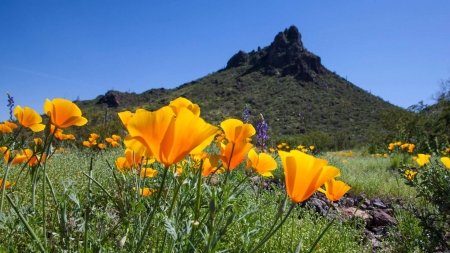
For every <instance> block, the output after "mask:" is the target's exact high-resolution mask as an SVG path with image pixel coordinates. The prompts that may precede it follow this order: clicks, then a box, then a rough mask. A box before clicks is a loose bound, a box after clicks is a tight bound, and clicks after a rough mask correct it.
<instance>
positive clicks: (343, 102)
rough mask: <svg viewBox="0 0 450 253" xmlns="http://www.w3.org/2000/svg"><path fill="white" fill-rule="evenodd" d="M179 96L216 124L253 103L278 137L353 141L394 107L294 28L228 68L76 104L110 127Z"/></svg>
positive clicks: (366, 136) (255, 111)
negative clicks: (337, 69)
mask: <svg viewBox="0 0 450 253" xmlns="http://www.w3.org/2000/svg"><path fill="white" fill-rule="evenodd" d="M179 96H182V97H186V98H188V99H190V100H192V101H193V102H194V103H197V104H199V105H200V107H201V109H202V112H201V114H202V116H203V117H204V118H205V119H206V120H207V121H208V122H211V123H213V124H219V123H220V122H221V121H222V120H224V119H226V118H229V117H234V118H239V119H242V117H243V110H244V108H245V106H248V107H249V109H250V113H251V122H252V123H255V124H256V122H257V119H258V117H259V113H262V114H263V115H264V118H265V119H266V121H267V123H268V125H269V126H270V133H271V135H272V136H275V137H277V139H283V138H288V137H292V136H303V135H308V134H310V133H313V132H321V133H326V134H328V135H329V136H331V137H332V138H340V139H342V140H341V141H344V142H346V143H347V145H357V144H358V143H362V142H364V141H367V140H368V139H369V138H370V136H371V134H372V133H376V132H377V131H379V130H380V129H381V126H379V125H378V121H379V119H380V118H379V117H380V112H382V111H386V110H388V109H392V108H394V106H393V105H391V104H390V103H388V102H386V101H384V100H382V99H381V98H379V97H376V96H373V95H371V94H370V93H368V92H366V91H364V90H363V89H361V88H359V87H357V86H355V85H354V84H352V83H350V82H348V81H347V80H345V79H343V78H342V77H340V76H338V75H337V74H335V73H333V72H331V71H329V70H328V69H327V68H326V67H324V66H323V65H322V64H321V59H320V57H319V56H316V55H314V54H313V53H311V52H309V51H308V50H307V49H306V48H305V47H304V46H303V43H302V41H301V34H300V33H299V32H298V29H297V28H296V27H294V26H291V27H290V28H289V29H286V30H285V31H283V32H280V33H278V34H277V35H276V36H275V39H274V41H273V42H272V43H271V44H270V45H269V46H267V47H264V48H258V51H252V52H249V53H245V52H242V51H239V52H238V53H236V54H235V55H234V56H232V57H231V58H230V60H229V61H228V63H227V66H226V68H224V69H221V70H218V71H217V72H215V73H212V74H209V75H207V76H205V77H202V78H199V79H197V80H195V81H192V82H189V83H185V84H183V85H181V86H179V87H177V88H175V89H151V90H148V91H146V92H143V93H141V94H136V93H126V92H119V91H108V92H107V93H106V94H105V95H101V96H98V97H97V98H96V99H94V100H87V101H77V104H78V105H79V106H80V107H81V109H82V110H83V112H84V113H85V114H86V115H87V117H88V118H89V119H90V120H91V121H90V123H89V124H90V125H91V126H94V125H96V124H100V123H102V122H103V123H106V122H110V123H109V124H110V125H111V124H113V122H116V123H117V122H118V117H117V114H116V112H119V111H124V110H131V111H134V110H135V109H136V108H145V109H148V110H155V109H158V108H160V107H161V106H163V105H167V104H168V103H169V102H170V101H171V100H173V99H175V98H177V97H179ZM105 114H106V115H105ZM105 116H106V117H105ZM114 124H115V123H114ZM119 125H120V124H119ZM109 129H115V127H113V128H111V127H110V128H109Z"/></svg>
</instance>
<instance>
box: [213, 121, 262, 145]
mask: <svg viewBox="0 0 450 253" xmlns="http://www.w3.org/2000/svg"><path fill="white" fill-rule="evenodd" d="M220 127H222V129H223V131H224V132H225V136H226V138H227V140H228V141H229V142H232V143H235V144H237V143H240V142H243V141H244V140H245V139H247V138H248V137H250V136H252V135H254V134H255V133H256V130H255V128H254V127H253V126H252V125H251V124H244V123H243V122H242V121H240V120H238V119H227V120H224V121H222V123H220Z"/></svg>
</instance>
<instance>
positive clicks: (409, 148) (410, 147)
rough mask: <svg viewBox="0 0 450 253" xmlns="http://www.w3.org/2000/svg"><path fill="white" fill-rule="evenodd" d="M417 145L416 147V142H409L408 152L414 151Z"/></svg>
mask: <svg viewBox="0 0 450 253" xmlns="http://www.w3.org/2000/svg"><path fill="white" fill-rule="evenodd" d="M415 147H416V145H414V144H409V146H408V152H409V153H412V152H413V150H414V148H415Z"/></svg>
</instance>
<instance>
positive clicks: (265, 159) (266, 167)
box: [248, 148, 277, 177]
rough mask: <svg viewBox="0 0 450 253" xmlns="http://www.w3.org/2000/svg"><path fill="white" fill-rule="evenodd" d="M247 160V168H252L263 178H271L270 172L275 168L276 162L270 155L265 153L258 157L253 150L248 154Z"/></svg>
mask: <svg viewBox="0 0 450 253" xmlns="http://www.w3.org/2000/svg"><path fill="white" fill-rule="evenodd" d="M248 158H249V164H248V165H249V166H248V167H253V168H254V169H255V171H256V172H258V173H259V174H261V175H263V176H265V177H273V175H272V173H271V172H270V171H271V170H274V169H276V168H277V162H276V161H275V159H273V158H272V157H271V156H270V155H268V154H265V153H260V154H259V155H258V154H257V153H256V151H255V149H254V148H253V149H251V150H250V151H249V152H248Z"/></svg>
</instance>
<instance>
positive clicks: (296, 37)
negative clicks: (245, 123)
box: [226, 26, 324, 81]
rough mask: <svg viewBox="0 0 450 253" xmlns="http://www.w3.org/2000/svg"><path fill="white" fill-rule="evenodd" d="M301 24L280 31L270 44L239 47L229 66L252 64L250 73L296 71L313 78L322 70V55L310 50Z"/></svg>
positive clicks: (284, 74) (289, 73) (297, 75)
mask: <svg viewBox="0 0 450 253" xmlns="http://www.w3.org/2000/svg"><path fill="white" fill-rule="evenodd" d="M301 38H302V35H301V34H300V32H299V31H298V29H297V27H295V26H291V27H289V28H288V29H285V30H284V31H283V32H279V33H278V34H277V35H276V36H275V38H274V40H273V42H272V43H271V44H270V46H267V47H265V48H263V49H262V50H258V51H257V52H255V51H252V52H250V53H248V54H247V53H245V52H243V51H239V52H238V53H237V54H235V55H234V56H233V57H231V58H230V60H229V61H228V63H227V67H226V68H227V69H230V68H236V67H240V66H244V65H248V66H249V69H248V70H247V71H246V73H250V72H253V71H260V70H263V71H264V73H265V74H268V75H272V74H281V75H282V76H286V75H292V76H295V77H297V78H298V79H300V80H304V81H313V80H315V78H316V77H317V76H318V75H320V74H322V73H323V71H324V67H323V66H322V64H321V61H320V57H318V56H316V55H314V54H312V53H310V52H308V51H307V50H306V49H305V48H304V47H303V43H302V40H301Z"/></svg>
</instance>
